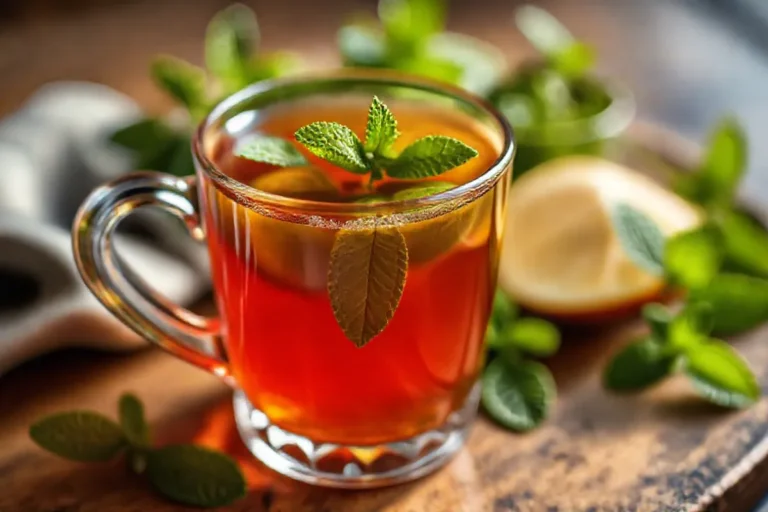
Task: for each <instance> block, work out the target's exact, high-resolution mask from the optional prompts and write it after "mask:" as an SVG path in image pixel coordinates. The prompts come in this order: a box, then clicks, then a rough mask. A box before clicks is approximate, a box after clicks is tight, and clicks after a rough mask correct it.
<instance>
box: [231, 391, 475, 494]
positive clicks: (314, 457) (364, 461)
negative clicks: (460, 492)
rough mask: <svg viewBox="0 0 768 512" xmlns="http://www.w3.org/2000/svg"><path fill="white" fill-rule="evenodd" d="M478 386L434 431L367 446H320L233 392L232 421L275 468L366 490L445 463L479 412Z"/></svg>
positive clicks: (317, 481) (310, 479)
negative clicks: (273, 420)
mask: <svg viewBox="0 0 768 512" xmlns="http://www.w3.org/2000/svg"><path fill="white" fill-rule="evenodd" d="M479 391H480V388H479V385H476V386H475V388H474V389H473V390H472V392H471V393H470V395H469V396H468V398H467V401H466V402H465V404H464V407H463V408H462V409H460V410H458V411H455V412H453V413H452V414H451V415H450V416H449V417H448V419H447V420H446V422H445V423H444V424H443V425H442V426H441V427H440V428H438V429H435V430H430V431H428V432H424V433H422V434H419V435H417V436H414V437H411V438H409V439H402V440H399V441H396V442H392V443H386V444H379V445H371V446H350V445H342V444H336V443H320V442H314V441H312V440H311V439H308V438H306V437H303V436H300V435H298V434H294V433H292V432H288V431H286V430H284V429H282V428H280V427H278V426H277V425H273V424H272V423H271V422H270V421H269V418H267V416H266V415H265V414H264V413H263V412H261V411H260V410H258V409H256V408H254V407H253V406H252V405H251V403H250V402H249V401H248V399H247V398H246V397H245V394H244V393H243V392H242V391H237V392H236V393H235V398H234V402H235V422H236V423H237V428H238V430H239V432H240V436H241V437H242V439H243V441H244V442H245V445H246V446H247V447H248V449H249V450H250V451H251V452H252V453H253V454H254V455H255V456H256V458H257V459H259V460H260V461H261V462H263V463H264V464H266V465H267V466H268V467H270V468H272V469H273V470H275V471H277V472H278V473H281V474H283V475H286V476H288V477H291V478H295V479H296V480H301V481H302V482H306V483H309V484H314V485H321V486H326V487H340V488H346V489H366V488H372V487H382V486H386V485H392V484H396V483H400V482H407V481H408V480H413V479H416V478H419V477H422V476H424V475H427V474H429V473H431V472H432V471H434V470H436V469H438V468H439V467H440V466H442V465H443V464H445V463H446V462H448V460H449V459H450V458H451V456H452V455H453V454H454V453H456V452H457V451H458V450H459V449H460V448H461V446H462V445H463V444H464V440H465V439H466V437H467V434H468V431H469V427H470V425H471V423H472V420H474V418H475V415H476V413H477V405H478V400H479V398H480V393H479Z"/></svg>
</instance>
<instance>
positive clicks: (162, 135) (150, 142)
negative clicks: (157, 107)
mask: <svg viewBox="0 0 768 512" xmlns="http://www.w3.org/2000/svg"><path fill="white" fill-rule="evenodd" d="M173 135H174V134H173V131H172V130H171V129H170V128H169V127H168V126H166V125H165V124H164V123H163V122H162V121H161V120H159V119H155V118H146V119H141V120H139V121H137V122H135V123H133V124H129V125H128V126H125V127H123V128H120V129H119V130H117V131H116V132H115V133H113V134H112V135H111V136H110V138H109V140H110V141H112V142H114V143H115V144H117V145H119V146H122V147H124V148H126V149H132V150H134V151H142V150H144V149H145V148H146V147H147V146H153V147H157V146H158V145H160V144H162V142H163V141H166V140H168V139H169V138H172V137H173Z"/></svg>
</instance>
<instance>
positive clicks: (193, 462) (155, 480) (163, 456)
mask: <svg viewBox="0 0 768 512" xmlns="http://www.w3.org/2000/svg"><path fill="white" fill-rule="evenodd" d="M147 478H148V479H149V481H150V483H151V484H152V486H153V487H154V488H155V489H156V490H157V491H158V492H159V493H160V494H162V495H163V496H166V497H168V498H170V499H172V500H173V501H176V502H179V503H183V504H186V505H192V506H196V507H220V506H224V505H228V504H230V503H232V502H233V501H236V500H238V499H240V498H242V497H243V496H245V482H244V481H243V476H242V474H241V473H240V469H239V468H238V467H237V464H236V463H235V461H233V460H232V459H231V458H229V457H227V456H226V455H223V454H221V453H219V452H216V451H213V450H210V449H208V448H203V447H201V446H194V445H176V446H166V447H163V448H158V449H156V450H154V451H152V452H151V453H150V454H149V458H148V460H147Z"/></svg>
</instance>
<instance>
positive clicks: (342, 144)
mask: <svg viewBox="0 0 768 512" xmlns="http://www.w3.org/2000/svg"><path fill="white" fill-rule="evenodd" d="M296 140H297V141H299V142H300V143H301V144H302V145H304V147H306V148H307V149H308V150H309V151H310V152H311V153H312V154H313V155H316V156H318V157H320V158H322V159H323V160H326V161H328V162H330V163H332V164H333V165H336V166H339V167H341V168H342V169H346V170H347V171H350V172H354V173H357V174H366V173H368V172H369V171H370V165H369V163H368V160H367V158H366V156H365V149H364V148H363V143H362V142H360V139H359V138H357V135H355V132H353V131H352V130H350V129H349V128H347V127H346V126H344V125H341V124H339V123H327V122H323V121H320V122H316V123H312V124H308V125H307V126H302V127H301V128H299V129H298V130H297V131H296Z"/></svg>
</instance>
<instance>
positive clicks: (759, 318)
mask: <svg viewBox="0 0 768 512" xmlns="http://www.w3.org/2000/svg"><path fill="white" fill-rule="evenodd" d="M690 300H692V301H701V302H706V303H708V304H709V305H710V306H711V307H712V315H713V319H712V332H713V333H714V334H716V335H719V336H727V335H732V334H739V333H742V332H744V331H748V330H750V329H754V328H755V327H757V326H758V325H760V324H762V323H763V322H766V321H768V280H765V279H760V278H757V277H751V276H745V275H741V274H730V273H723V274H719V275H717V276H715V277H714V278H713V279H712V281H711V282H710V283H709V285H708V286H707V287H705V288H703V289H701V290H696V291H694V292H692V293H691V297H690Z"/></svg>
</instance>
